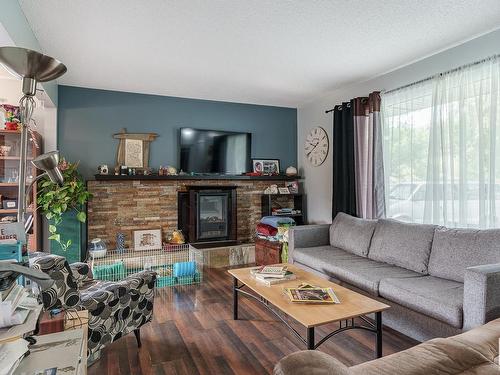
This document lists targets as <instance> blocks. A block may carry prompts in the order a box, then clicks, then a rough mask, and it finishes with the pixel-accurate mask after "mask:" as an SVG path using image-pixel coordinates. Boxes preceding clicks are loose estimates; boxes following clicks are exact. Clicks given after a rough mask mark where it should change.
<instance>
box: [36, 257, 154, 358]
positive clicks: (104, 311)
mask: <svg viewBox="0 0 500 375" xmlns="http://www.w3.org/2000/svg"><path fill="white" fill-rule="evenodd" d="M30 265H31V267H33V268H35V269H39V270H41V271H43V272H45V273H47V274H48V275H50V277H51V278H52V279H53V280H54V281H55V283H54V284H53V286H52V287H51V288H50V289H48V290H45V291H43V292H42V302H43V305H44V308H45V309H47V310H48V309H54V308H62V309H71V308H73V309H77V310H82V309H86V310H88V312H89V322H88V327H89V331H88V352H89V358H98V357H99V351H100V350H101V349H102V348H104V347H105V346H106V345H108V344H109V343H111V342H113V341H115V340H117V339H119V338H120V337H122V336H124V335H126V334H127V333H130V332H132V331H133V332H134V334H135V336H136V339H137V344H138V346H139V347H140V346H141V341H140V331H139V329H140V327H141V326H142V325H143V324H145V323H147V322H149V321H151V319H152V317H153V299H154V287H155V282H156V273H155V272H152V271H142V272H138V273H136V274H134V275H131V276H129V277H127V278H125V279H123V280H121V281H117V282H111V281H100V280H93V279H92V272H91V270H90V267H89V265H88V264H86V263H73V264H71V265H69V264H68V262H67V261H66V258H64V257H62V256H58V255H51V254H47V253H32V254H31V255H30Z"/></svg>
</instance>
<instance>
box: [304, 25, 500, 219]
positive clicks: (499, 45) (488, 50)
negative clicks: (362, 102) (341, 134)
mask: <svg viewBox="0 0 500 375" xmlns="http://www.w3.org/2000/svg"><path fill="white" fill-rule="evenodd" d="M499 53H500V30H496V31H494V32H491V33H489V34H486V35H483V36H481V37H479V38H476V39H473V40H471V41H469V42H466V43H464V44H461V45H459V46H457V47H453V48H451V49H448V50H446V51H444V52H441V53H438V54H436V55H434V56H431V57H428V58H425V59H423V60H421V61H418V62H416V63H414V64H411V65H408V66H406V67H404V68H401V69H398V70H395V71H393V72H390V73H387V74H384V75H381V76H379V77H376V78H374V79H371V80H368V81H365V82H361V83H358V84H354V85H351V86H348V87H344V88H341V89H338V90H335V91H333V92H331V93H329V94H327V95H325V96H324V97H322V98H320V99H317V100H314V101H312V102H310V103H308V104H305V105H303V106H301V107H300V108H299V109H298V112H297V116H298V125H297V132H298V137H297V147H298V150H297V156H298V165H299V171H300V174H301V176H303V177H304V179H305V180H304V190H305V193H306V196H307V218H308V221H309V222H310V223H330V222H331V220H332V217H331V215H332V214H331V207H332V178H333V177H332V150H331V145H332V136H333V134H332V123H333V117H332V116H333V115H332V113H330V114H325V110H327V109H331V108H333V106H334V105H336V104H340V103H341V102H342V101H349V100H350V99H352V98H354V97H357V96H367V95H368V94H369V93H370V92H372V91H377V90H380V91H382V90H390V89H393V88H397V87H400V86H402V85H405V84H408V83H412V82H415V81H418V80H420V79H423V78H426V77H428V76H431V75H434V74H436V73H440V72H444V71H447V70H449V69H453V68H455V67H458V66H461V65H464V64H467V63H470V62H474V61H477V60H480V59H482V58H485V57H488V56H492V55H495V54H499ZM367 63H369V60H368V61H367ZM316 126H321V127H323V128H324V129H325V130H326V131H327V132H328V136H329V138H330V152H329V155H328V158H327V160H326V161H325V162H324V163H323V165H321V166H319V167H313V166H311V164H309V162H308V161H307V160H306V159H305V157H304V149H303V145H304V140H305V137H306V136H307V134H308V133H309V131H310V130H311V129H312V128H314V127H316Z"/></svg>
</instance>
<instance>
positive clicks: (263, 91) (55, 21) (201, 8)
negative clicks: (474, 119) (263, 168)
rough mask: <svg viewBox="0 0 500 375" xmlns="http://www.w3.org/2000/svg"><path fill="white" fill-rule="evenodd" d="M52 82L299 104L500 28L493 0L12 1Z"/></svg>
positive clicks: (498, 4) (499, 9) (496, 3)
mask: <svg viewBox="0 0 500 375" xmlns="http://www.w3.org/2000/svg"><path fill="white" fill-rule="evenodd" d="M19 2H20V4H21V6H22V9H23V11H24V13H25V14H26V17H27V19H28V21H29V23H30V24H31V26H32V28H33V31H34V33H35V35H36V37H37V38H38V41H39V42H40V45H41V46H42V49H43V52H44V53H46V54H49V55H51V56H54V57H57V58H58V59H60V60H61V61H63V62H64V63H65V64H66V65H67V67H68V73H67V74H66V75H65V76H64V77H63V78H62V79H61V80H60V82H59V83H62V84H66V85H73V86H82V87H92V88H99V89H109V90H119V91H130V92H138V93H148V94H159V95H170V96H179V97H189V98H200V99H211V100H224V101H231V102H243V103H255V104H267V105H277V106H288V107H297V106H300V105H301V104H302V103H304V102H307V101H310V100H311V99H313V98H316V97H319V96H321V95H323V94H325V93H326V92H328V91H331V90H333V89H336V88H339V87H341V86H344V85H347V84H350V83H354V82H359V81H362V80H366V79H369V78H372V77H374V76H376V75H379V74H382V73H385V72H388V71H390V70H392V69H395V68H397V67H400V66H403V65H406V64H408V63H411V62H414V61H416V60H418V59H420V58H423V57H426V56H429V55H431V54H434V53H436V52H439V51H441V50H443V49H446V48H448V47H451V46H453V45H456V44H458V43H460V42H463V41H465V40H468V39H471V38H473V37H475V36H478V35H481V34H484V33H486V32H488V31H491V30H493V29H495V28H496V27H498V26H500V1H499V0H380V1H373V0H351V1H347V0H329V1H328V0H310V1H306V0H289V1H286V0H147V1H145V0H144V1H139V0H106V1H102V0H71V1H68V0H43V1H40V0H19Z"/></svg>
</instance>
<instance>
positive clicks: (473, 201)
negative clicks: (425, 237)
mask: <svg viewBox="0 0 500 375" xmlns="http://www.w3.org/2000/svg"><path fill="white" fill-rule="evenodd" d="M382 126H383V142H384V143H383V152H384V166H385V176H386V181H385V185H386V189H385V191H386V204H387V216H388V217H394V218H398V219H401V220H406V221H412V222H423V223H434V224H441V225H446V226H449V227H481V228H491V227H499V226H500V128H499V127H500V59H499V58H498V57H497V58H491V59H488V60H486V61H484V62H482V63H478V64H474V65H471V66H468V67H464V68H461V69H459V70H456V71H455V72H452V73H447V74H444V75H442V76H437V77H435V78H434V79H432V80H428V81H425V82H423V83H420V84H415V85H412V86H409V87H407V88H404V89H401V90H397V91H394V92H391V93H388V94H385V95H383V96H382Z"/></svg>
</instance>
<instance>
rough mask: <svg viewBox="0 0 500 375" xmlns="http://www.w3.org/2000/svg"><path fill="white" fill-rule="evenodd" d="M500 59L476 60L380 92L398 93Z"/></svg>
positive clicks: (496, 56) (494, 57)
mask: <svg viewBox="0 0 500 375" xmlns="http://www.w3.org/2000/svg"><path fill="white" fill-rule="evenodd" d="M499 57H500V54H499V55H493V56H490V57H486V58H485V59H481V60H478V61H474V62H472V63H468V64H465V65H461V66H459V67H457V68H453V69H450V70H447V71H445V72H441V73H438V74H434V75H432V76H429V77H427V78H424V79H421V80H418V81H416V82H413V83H410V84H408V85H403V86H400V87H397V88H395V89H391V90H382V92H383V93H384V94H388V93H390V92H394V91H398V90H402V89H405V88H407V87H411V86H414V85H418V84H419V83H423V82H427V81H430V80H431V79H434V78H436V77H442V76H446V75H448V74H451V73H455V72H458V71H459V70H462V69H465V68H470V67H472V66H475V65H478V64H482V63H484V62H486V61H490V60H494V59H497V58H499Z"/></svg>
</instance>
